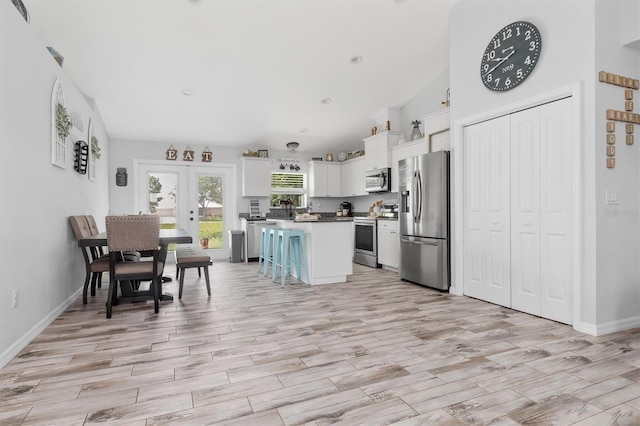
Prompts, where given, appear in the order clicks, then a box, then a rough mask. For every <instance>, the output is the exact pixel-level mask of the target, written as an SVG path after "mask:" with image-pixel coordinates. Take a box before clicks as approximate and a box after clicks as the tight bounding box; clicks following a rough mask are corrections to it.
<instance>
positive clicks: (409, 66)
mask: <svg viewBox="0 0 640 426" xmlns="http://www.w3.org/2000/svg"><path fill="white" fill-rule="evenodd" d="M23 2H24V3H25V6H26V7H27V9H28V11H29V14H30V23H31V26H32V27H33V29H34V31H35V32H36V33H37V34H38V35H39V37H41V38H42V41H43V44H44V45H45V46H51V47H53V48H55V49H56V50H57V51H58V52H59V53H60V54H61V55H62V56H63V57H64V63H63V69H64V71H65V72H66V73H67V75H68V76H69V78H70V79H71V80H72V81H73V82H74V84H75V85H76V87H78V89H79V90H80V91H81V92H82V93H83V94H84V95H85V96H86V97H87V98H92V99H93V100H94V101H95V103H96V105H97V107H98V109H99V111H100V114H101V116H102V119H103V122H104V124H105V127H106V129H107V132H108V134H109V137H111V138H117V139H134V140H150V141H158V142H162V143H186V144H205V145H211V146H238V147H242V148H243V149H253V150H257V149H280V150H284V149H286V143H287V142H289V141H298V142H300V147H299V149H298V150H299V151H307V152H324V151H325V150H329V149H336V150H351V149H357V148H358V147H359V146H360V145H361V142H362V139H363V138H365V137H367V136H368V135H369V134H370V128H371V127H372V126H373V125H375V124H376V123H375V117H376V116H379V115H380V114H381V113H383V112H384V111H386V110H387V108H398V107H401V106H402V105H404V104H405V103H406V102H407V101H408V100H410V99H411V98H412V97H413V96H414V95H416V94H417V93H418V92H419V91H420V90H421V89H423V88H424V87H425V86H427V84H428V83H429V82H430V81H431V80H433V79H434V78H435V77H436V76H438V75H440V74H441V73H442V72H443V71H444V70H445V69H446V68H447V67H448V60H449V54H448V21H449V20H448V16H449V10H450V8H451V6H452V5H453V4H454V3H455V2H456V0H428V1H427V0H55V1H51V0H23ZM354 56H361V57H362V61H361V62H360V63H358V64H353V63H352V58H353V57H354ZM185 90H189V91H190V96H185V95H184V94H183V92H184V91H185ZM443 97H444V94H443ZM323 99H330V102H329V103H322V100H323ZM443 100H444V99H443Z"/></svg>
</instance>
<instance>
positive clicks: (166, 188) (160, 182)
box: [145, 172, 178, 229]
mask: <svg viewBox="0 0 640 426" xmlns="http://www.w3.org/2000/svg"><path fill="white" fill-rule="evenodd" d="M147 182H148V196H149V198H148V202H149V203H148V207H147V212H145V213H151V214H157V215H158V216H160V228H166V229H175V228H176V226H177V223H178V216H177V211H178V205H177V196H178V193H177V191H178V173H159V172H149V173H147Z"/></svg>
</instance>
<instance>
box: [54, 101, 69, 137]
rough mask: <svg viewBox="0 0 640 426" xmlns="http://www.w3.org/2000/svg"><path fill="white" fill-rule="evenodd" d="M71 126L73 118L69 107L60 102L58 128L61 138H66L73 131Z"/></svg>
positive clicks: (57, 111)
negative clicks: (68, 110)
mask: <svg viewBox="0 0 640 426" xmlns="http://www.w3.org/2000/svg"><path fill="white" fill-rule="evenodd" d="M71 126H72V124H71V119H70V118H69V113H68V112H67V108H65V106H64V105H62V104H61V103H59V104H58V106H57V107H56V129H57V130H58V136H60V138H61V139H66V138H67V136H69V132H70V131H71Z"/></svg>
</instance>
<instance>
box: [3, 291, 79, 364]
mask: <svg viewBox="0 0 640 426" xmlns="http://www.w3.org/2000/svg"><path fill="white" fill-rule="evenodd" d="M81 294H82V287H80V288H79V289H78V290H77V291H75V292H74V293H73V294H72V295H71V296H69V297H68V298H67V300H65V301H64V302H62V303H61V304H60V306H58V307H57V308H56V309H54V310H53V311H51V312H50V313H49V315H47V316H46V317H44V318H43V319H42V320H40V322H38V323H37V324H36V325H34V326H33V327H32V328H31V330H29V331H28V332H27V333H26V334H24V335H23V336H22V337H20V339H18V340H16V341H15V342H14V343H13V345H11V346H9V348H8V349H7V350H6V351H4V352H2V353H1V354H0V368H2V367H4V366H5V365H7V364H8V363H9V362H10V361H11V360H12V359H13V358H15V356H16V355H18V354H19V353H20V351H21V350H23V349H24V348H25V347H26V346H27V345H28V344H29V343H30V342H31V341H32V340H33V339H35V338H36V337H37V336H38V334H40V333H42V331H44V329H45V328H47V327H48V326H49V324H51V323H52V322H53V321H55V319H56V318H58V317H59V316H60V314H62V313H63V312H64V311H65V310H66V309H67V308H68V307H69V306H71V304H72V303H73V302H74V301H75V300H76V298H77V297H78V296H80V295H81Z"/></svg>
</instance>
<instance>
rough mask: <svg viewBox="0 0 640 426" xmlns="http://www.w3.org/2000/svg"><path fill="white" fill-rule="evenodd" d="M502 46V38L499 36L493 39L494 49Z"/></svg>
mask: <svg viewBox="0 0 640 426" xmlns="http://www.w3.org/2000/svg"><path fill="white" fill-rule="evenodd" d="M500 46H501V44H500V39H499V38H497V39H495V40H493V48H494V49H497V48H498V47H500Z"/></svg>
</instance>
